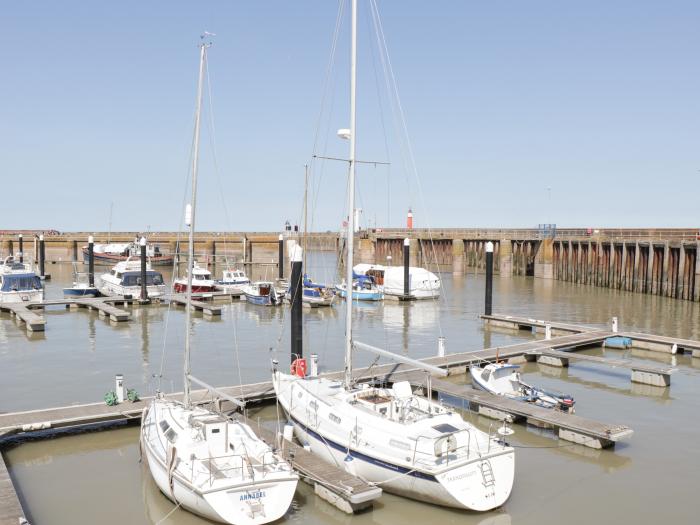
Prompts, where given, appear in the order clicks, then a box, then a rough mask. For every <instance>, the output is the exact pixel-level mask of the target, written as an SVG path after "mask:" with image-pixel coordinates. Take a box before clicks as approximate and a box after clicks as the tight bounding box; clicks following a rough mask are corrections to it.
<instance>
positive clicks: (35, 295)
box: [0, 290, 44, 304]
mask: <svg viewBox="0 0 700 525" xmlns="http://www.w3.org/2000/svg"><path fill="white" fill-rule="evenodd" d="M43 300H44V290H29V291H25V292H22V291H17V292H0V303H6V304H9V303H31V302H38V301H43Z"/></svg>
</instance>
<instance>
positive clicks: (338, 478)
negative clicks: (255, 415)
mask: <svg viewBox="0 0 700 525" xmlns="http://www.w3.org/2000/svg"><path fill="white" fill-rule="evenodd" d="M244 420H245V422H246V423H247V424H249V425H250V426H251V427H252V429H253V431H254V432H255V433H256V434H257V435H258V436H259V437H260V438H261V439H263V440H264V441H265V442H266V443H267V444H268V445H271V446H273V447H276V446H277V444H278V439H277V434H276V432H274V431H272V430H270V429H268V428H266V427H264V426H263V425H261V424H259V423H258V422H256V421H253V420H252V419H250V418H244ZM282 424H283V423H282ZM279 443H280V444H281V445H282V447H283V448H282V449H281V453H282V455H283V456H284V458H285V459H286V460H287V461H288V462H290V464H292V466H293V467H294V469H295V470H297V471H298V472H299V473H300V474H302V475H303V476H306V477H309V478H311V479H312V480H315V481H318V482H320V483H322V484H323V486H325V487H327V488H330V489H331V490H333V492H335V493H336V494H339V495H342V496H343V497H344V498H346V499H357V498H359V499H361V500H366V499H367V498H369V499H376V498H378V497H379V496H381V494H382V491H381V489H380V488H378V487H375V486H374V485H370V484H369V483H367V482H366V481H363V480H362V479H360V478H358V477H355V476H353V475H352V474H349V473H348V472H347V471H346V470H345V469H344V468H340V467H338V466H336V465H333V464H331V463H328V462H326V461H324V460H323V459H321V458H320V457H319V456H318V455H316V454H312V453H311V452H308V451H306V450H304V448H303V447H300V446H299V445H297V444H295V443H290V442H288V441H286V440H284V439H281V440H280V441H279Z"/></svg>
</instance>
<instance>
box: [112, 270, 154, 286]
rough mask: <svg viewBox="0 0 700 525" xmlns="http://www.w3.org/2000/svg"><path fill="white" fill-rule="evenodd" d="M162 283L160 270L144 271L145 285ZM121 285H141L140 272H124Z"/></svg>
mask: <svg viewBox="0 0 700 525" xmlns="http://www.w3.org/2000/svg"><path fill="white" fill-rule="evenodd" d="M161 284H163V276H162V275H161V274H160V272H154V271H152V270H151V271H147V272H146V286H160V285H161ZM122 286H141V272H124V274H123V275H122Z"/></svg>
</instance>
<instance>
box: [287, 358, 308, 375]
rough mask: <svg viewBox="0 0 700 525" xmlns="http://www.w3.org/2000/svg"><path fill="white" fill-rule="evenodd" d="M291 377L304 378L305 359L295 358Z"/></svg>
mask: <svg viewBox="0 0 700 525" xmlns="http://www.w3.org/2000/svg"><path fill="white" fill-rule="evenodd" d="M291 371H292V375H294V376H298V377H302V378H303V377H306V359H304V358H303V357H300V358H297V359H295V360H294V361H293V362H292V368H291Z"/></svg>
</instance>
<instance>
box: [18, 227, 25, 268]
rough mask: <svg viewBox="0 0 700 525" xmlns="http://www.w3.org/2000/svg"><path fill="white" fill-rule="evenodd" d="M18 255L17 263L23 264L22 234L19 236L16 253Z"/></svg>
mask: <svg viewBox="0 0 700 525" xmlns="http://www.w3.org/2000/svg"><path fill="white" fill-rule="evenodd" d="M17 255H19V262H21V263H23V262H24V239H23V238H22V234H21V233H20V234H19V252H18V253H17Z"/></svg>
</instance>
